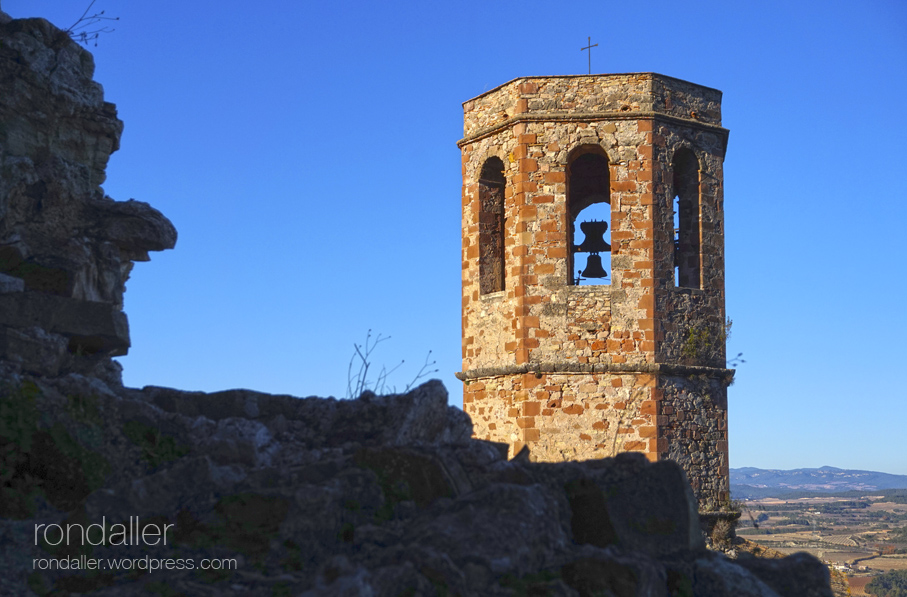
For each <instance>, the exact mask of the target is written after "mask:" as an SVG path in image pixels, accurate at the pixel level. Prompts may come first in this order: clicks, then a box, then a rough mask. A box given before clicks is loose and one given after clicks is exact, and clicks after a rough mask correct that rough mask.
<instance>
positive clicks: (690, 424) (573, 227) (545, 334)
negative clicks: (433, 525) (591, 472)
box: [458, 73, 733, 509]
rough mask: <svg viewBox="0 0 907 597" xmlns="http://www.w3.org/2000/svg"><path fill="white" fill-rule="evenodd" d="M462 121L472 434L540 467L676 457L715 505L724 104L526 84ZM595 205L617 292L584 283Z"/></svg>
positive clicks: (588, 82) (650, 87)
mask: <svg viewBox="0 0 907 597" xmlns="http://www.w3.org/2000/svg"><path fill="white" fill-rule="evenodd" d="M464 120H465V125H464V137H463V139H462V140H461V141H460V142H459V143H458V145H459V147H460V148H461V150H462V166H463V307H462V308H463V371H462V372H461V373H460V374H458V377H459V378H460V379H461V380H462V381H463V382H464V391H463V408H464V410H465V411H466V412H467V413H469V415H470V416H471V417H472V419H473V422H474V425H475V434H476V436H477V437H478V438H480V439H488V440H492V441H497V442H506V443H507V444H509V446H510V455H511V456H513V455H515V454H516V453H517V452H519V451H520V450H522V449H523V448H524V447H528V448H529V450H530V458H532V459H533V460H537V461H562V460H585V459H590V458H601V457H605V456H611V455H613V454H615V453H617V452H624V451H638V452H642V453H643V454H645V455H646V456H647V457H648V458H650V459H651V460H660V459H672V460H675V461H677V462H678V463H680V464H681V466H682V467H683V468H684V470H685V471H686V473H687V475H688V477H689V479H690V482H691V484H692V486H693V489H694V491H695V492H696V494H697V497H698V498H699V500H700V506H701V507H702V508H703V509H712V508H715V507H718V506H719V505H720V504H721V503H722V502H725V501H726V500H727V499H728V490H729V486H728V444H727V385H728V383H729V381H730V380H731V378H732V376H733V370H730V369H727V366H726V361H725V358H726V357H725V339H726V326H725V321H726V317H725V307H724V209H723V182H722V181H723V174H722V165H723V161H724V154H725V149H726V146H727V138H728V131H727V130H726V129H724V128H722V126H721V92H720V91H717V90H715V89H710V88H708V87H703V86H700V85H695V84H692V83H688V82H685V81H681V80H679V79H674V78H672V77H666V76H663V75H658V74H654V73H636V74H622V75H591V76H586V75H582V76H561V77H526V78H519V79H515V80H513V81H511V82H509V83H506V84H504V85H502V86H500V87H497V88H496V89H493V90H491V91H489V92H487V93H483V94H482V95H480V96H478V97H476V98H474V99H471V100H469V101H467V102H466V103H465V104H464ZM588 207H596V208H597V209H598V210H599V211H598V213H599V214H601V213H604V214H606V217H605V220H610V221H609V228H608V234H610V237H609V238H608V239H607V240H608V243H609V244H610V251H601V252H599V254H598V255H599V257H600V258H601V262H602V265H603V268H604V270H605V271H606V272H607V275H608V277H607V278H605V279H604V281H605V282H606V283H605V284H599V285H584V284H583V283H582V282H580V283H579V284H578V283H577V280H576V278H577V269H578V267H575V264H578V263H580V262H581V260H582V259H583V258H584V257H585V256H586V255H585V253H582V252H577V248H578V247H579V246H580V245H582V244H583V240H584V239H583V236H582V233H581V232H579V233H578V234H575V233H576V232H578V231H579V230H580V227H581V223H582V222H583V221H586V218H585V217H584V214H583V213H581V212H582V211H583V210H584V209H586V208H588ZM602 210H604V212H602ZM594 219H599V220H601V219H602V218H601V217H600V216H599V217H597V218H594ZM587 271H591V270H587Z"/></svg>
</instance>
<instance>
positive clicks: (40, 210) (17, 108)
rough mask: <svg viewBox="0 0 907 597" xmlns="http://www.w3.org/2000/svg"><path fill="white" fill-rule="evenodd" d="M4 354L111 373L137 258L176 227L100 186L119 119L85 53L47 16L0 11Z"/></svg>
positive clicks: (167, 239)
mask: <svg viewBox="0 0 907 597" xmlns="http://www.w3.org/2000/svg"><path fill="white" fill-rule="evenodd" d="M0 40H2V43H0V89H3V93H2V94H0V356H2V357H3V358H4V359H6V360H8V361H10V362H14V363H16V364H18V365H19V367H20V368H21V369H22V370H24V371H28V372H32V373H36V374H41V375H58V374H61V373H67V372H70V371H81V372H89V371H94V372H96V373H104V374H106V375H107V376H111V375H112V376H113V377H114V378H115V377H116V374H117V370H116V368H115V365H113V364H112V363H111V361H110V357H112V356H118V355H124V354H126V351H127V350H128V348H129V326H128V324H127V321H126V316H125V314H123V312H122V306H123V292H124V291H125V283H126V280H127V279H128V277H129V271H130V270H131V269H132V264H133V262H135V261H147V259H148V252H149V251H161V250H164V249H169V248H172V247H173V246H174V244H175V243H176V230H175V229H174V227H173V225H172V224H171V223H170V221H169V220H167V218H165V217H164V216H162V215H161V214H160V212H158V211H157V210H155V209H153V208H152V207H150V206H149V205H148V204H147V203H142V202H140V201H133V200H130V201H125V202H121V201H114V200H112V199H110V198H109V197H106V196H105V195H104V192H103V190H102V189H101V186H100V185H101V183H103V182H104V178H105V174H104V170H105V168H106V166H107V160H108V159H109V157H110V154H111V153H113V152H114V151H116V150H117V148H118V147H119V144H120V134H121V133H122V131H123V123H122V122H121V121H120V120H119V119H118V118H117V115H116V108H115V107H114V105H113V104H110V103H108V102H105V101H104V97H103V91H102V89H101V86H100V85H98V84H97V83H95V82H94V81H92V78H91V77H92V74H93V72H94V62H93V59H92V57H91V54H89V53H88V52H87V51H85V50H84V49H82V48H81V47H79V45H78V44H76V43H74V42H73V41H72V40H71V39H70V38H69V36H68V35H67V34H66V33H64V32H62V31H60V30H59V29H57V28H55V27H54V26H52V25H51V24H50V23H48V22H47V21H45V20H43V19H21V20H11V19H10V18H9V17H8V16H6V15H3V14H2V13H0Z"/></svg>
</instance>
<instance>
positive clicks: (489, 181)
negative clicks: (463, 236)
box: [479, 157, 505, 294]
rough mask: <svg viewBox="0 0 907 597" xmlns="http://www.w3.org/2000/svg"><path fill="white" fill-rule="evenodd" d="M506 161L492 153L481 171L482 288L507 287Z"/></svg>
mask: <svg viewBox="0 0 907 597" xmlns="http://www.w3.org/2000/svg"><path fill="white" fill-rule="evenodd" d="M504 186H505V180H504V162H502V161H501V160H500V159H499V158H496V157H491V158H488V159H487V160H485V163H484V164H483V165H482V171H481V173H480V174H479V292H480V293H481V294H488V293H491V292H498V291H500V290H504Z"/></svg>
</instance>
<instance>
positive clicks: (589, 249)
mask: <svg viewBox="0 0 907 597" xmlns="http://www.w3.org/2000/svg"><path fill="white" fill-rule="evenodd" d="M579 227H580V229H582V231H583V234H585V235H586V238H584V239H583V243H582V244H581V245H580V246H579V247H577V248H576V250H577V251H579V252H580V253H601V252H603V251H610V250H611V245H609V244H608V243H606V242H605V232H607V231H608V222H604V221H601V222H600V221H598V220H592V221H591V222H582V223H581V224H580V225H579ZM599 277H601V276H599Z"/></svg>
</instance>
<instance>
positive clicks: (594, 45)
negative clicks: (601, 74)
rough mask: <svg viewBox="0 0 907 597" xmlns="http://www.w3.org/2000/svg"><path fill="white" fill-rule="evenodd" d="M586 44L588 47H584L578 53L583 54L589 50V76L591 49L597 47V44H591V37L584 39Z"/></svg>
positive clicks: (590, 71)
mask: <svg viewBox="0 0 907 597" xmlns="http://www.w3.org/2000/svg"><path fill="white" fill-rule="evenodd" d="M586 43H587V44H589V45H588V46H586V47H585V48H580V49H579V51H580V52H585V51H586V50H589V74H590V75H591V74H592V48H595V47H598V44H593V43H592V38H591V37H587V38H586Z"/></svg>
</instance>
